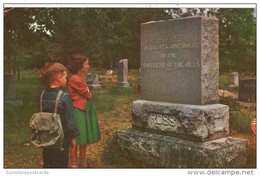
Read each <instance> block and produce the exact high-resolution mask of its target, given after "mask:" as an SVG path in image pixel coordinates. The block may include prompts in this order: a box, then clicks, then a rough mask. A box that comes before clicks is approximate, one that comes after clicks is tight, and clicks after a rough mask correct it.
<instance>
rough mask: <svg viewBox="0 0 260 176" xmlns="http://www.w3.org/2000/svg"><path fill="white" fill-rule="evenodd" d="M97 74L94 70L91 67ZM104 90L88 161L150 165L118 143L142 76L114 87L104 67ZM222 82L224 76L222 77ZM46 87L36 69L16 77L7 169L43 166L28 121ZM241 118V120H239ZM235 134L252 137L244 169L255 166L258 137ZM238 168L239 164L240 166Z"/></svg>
mask: <svg viewBox="0 0 260 176" xmlns="http://www.w3.org/2000/svg"><path fill="white" fill-rule="evenodd" d="M91 71H92V73H96V72H95V70H91ZM98 74H99V80H100V83H101V85H102V89H101V90H99V91H94V92H93V97H94V103H95V107H96V110H97V116H98V119H99V123H100V131H101V135H102V137H101V140H100V141H99V142H98V143H96V144H92V145H89V146H88V148H87V162H88V167H90V168H151V167H155V166H150V165H147V164H146V163H142V162H139V161H135V160H133V159H132V158H125V157H123V156H122V154H121V152H120V148H118V146H117V145H116V143H115V133H116V131H117V130H121V129H126V128H131V103H132V101H134V100H138V99H139V98H140V93H139V88H138V84H139V77H138V71H137V70H130V71H129V76H128V81H129V83H130V85H131V88H130V89H117V88H114V84H115V83H116V78H117V76H116V75H106V74H105V70H102V69H100V70H98ZM220 81H221V77H220ZM42 89H43V86H41V85H40V83H39V81H38V76H37V74H36V71H35V70H29V71H23V72H22V74H21V80H20V81H18V80H16V91H17V93H16V94H17V98H18V99H22V100H23V106H21V107H16V108H10V107H6V106H5V107H4V168H40V167H41V165H42V150H41V149H37V148H35V147H34V146H33V145H31V144H30V139H29V130H28V127H29V125H28V124H29V120H30V117H31V116H32V114H33V113H35V112H38V111H39V97H40V93H41V91H42ZM231 113H233V117H236V116H240V117H239V118H234V119H236V120H238V121H241V122H234V124H235V123H236V124H243V122H244V121H246V122H247V123H248V120H245V119H244V118H248V117H249V118H252V117H254V116H255V109H252V108H247V107H246V108H245V107H243V108H241V109H240V110H234V111H231ZM239 119H242V120H239ZM230 131H231V135H232V136H234V137H241V138H247V139H248V140H249V151H248V160H247V164H246V166H245V168H255V167H256V164H255V163H256V161H255V156H256V147H255V145H256V143H255V136H254V135H253V134H252V132H251V131H250V130H248V129H242V130H241V129H240V128H239V127H237V128H233V127H232V126H231V127H230ZM238 167H239V166H238Z"/></svg>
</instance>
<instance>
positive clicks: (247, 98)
mask: <svg viewBox="0 0 260 176" xmlns="http://www.w3.org/2000/svg"><path fill="white" fill-rule="evenodd" d="M238 100H239V101H242V102H252V103H255V102H256V79H255V78H251V79H242V80H240V81H239V96H238Z"/></svg>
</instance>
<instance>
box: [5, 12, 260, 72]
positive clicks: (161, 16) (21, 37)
mask: <svg viewBox="0 0 260 176" xmlns="http://www.w3.org/2000/svg"><path fill="white" fill-rule="evenodd" d="M254 13H255V11H254V9H227V8H226V9H216V8H212V9H206V8H187V9H180V8H175V9H159V8H154V9H152V8H151V9H149V8H145V9H144V8H134V9H130V8H121V9H119V8H15V9H14V8H8V9H5V14H4V18H5V22H4V33H5V44H4V46H5V68H6V70H8V71H10V70H11V69H8V68H9V67H10V66H12V67H13V70H15V68H16V67H17V66H13V65H17V64H15V62H13V61H14V60H12V59H11V58H20V59H21V60H23V61H25V59H26V60H27V63H28V64H19V65H21V66H23V67H24V68H35V67H36V66H37V65H42V62H43V61H46V60H49V59H55V60H58V61H60V62H62V63H63V64H65V65H67V64H68V56H69V55H70V54H72V53H74V52H82V53H83V54H86V55H88V56H89V57H90V61H91V64H93V65H94V66H95V67H104V68H107V69H112V68H114V67H115V66H116V64H117V62H118V61H119V60H120V59H124V58H127V59H128V60H129V67H130V68H139V66H140V25H141V23H144V22H148V21H157V20H167V19H171V18H180V17H188V16H196V15H202V16H209V17H217V18H218V19H219V28H220V36H219V42H220V45H219V46H220V49H219V54H220V71H221V72H229V71H238V72H245V71H250V72H253V73H255V70H256V64H255V62H256V56H255V54H256V48H255V46H256V39H255V36H256V19H255V15H254ZM17 56H19V57H17ZM11 63H12V64H11Z"/></svg>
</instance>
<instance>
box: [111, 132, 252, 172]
mask: <svg viewBox="0 0 260 176" xmlns="http://www.w3.org/2000/svg"><path fill="white" fill-rule="evenodd" d="M116 136H117V137H116V142H117V144H118V145H119V146H120V148H121V149H122V151H123V152H124V154H126V156H127V157H132V158H133V159H136V160H140V161H143V162H146V163H148V164H151V165H154V166H156V167H173V168H237V167H242V166H244V165H245V163H246V158H247V146H248V141H247V139H240V138H233V137H224V138H220V139H215V140H212V141H207V142H193V141H187V140H183V139H180V138H176V137H171V136H163V135H158V134H153V133H148V132H141V131H138V130H134V129H127V130H122V131H118V132H117V134H116Z"/></svg>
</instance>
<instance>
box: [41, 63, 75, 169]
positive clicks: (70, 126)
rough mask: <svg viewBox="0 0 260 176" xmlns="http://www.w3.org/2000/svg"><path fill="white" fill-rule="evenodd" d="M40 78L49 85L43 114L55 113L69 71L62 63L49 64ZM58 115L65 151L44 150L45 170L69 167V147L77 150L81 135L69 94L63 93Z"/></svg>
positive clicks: (45, 66) (43, 105) (44, 95)
mask: <svg viewBox="0 0 260 176" xmlns="http://www.w3.org/2000/svg"><path fill="white" fill-rule="evenodd" d="M41 71H42V74H41V75H40V78H42V80H43V81H44V83H45V84H46V85H47V87H46V89H45V90H44V92H43V95H42V110H43V112H51V113H53V111H54V107H55V101H56V97H57V94H58V92H59V91H60V90H61V88H64V87H65V86H66V82H67V69H66V68H65V67H64V66H63V65H62V64H60V63H47V64H45V65H44V67H43V69H42V70H41ZM58 114H59V115H60V119H61V124H62V128H63V133H64V140H63V149H64V150H60V149H50V148H44V149H43V167H44V168H66V167H67V166H68V158H69V145H71V148H75V146H76V144H75V137H76V136H78V135H79V131H78V128H77V125H76V121H75V118H74V114H73V107H72V102H71V99H70V96H69V94H67V93H65V92H62V94H61V97H60V100H59V104H58Z"/></svg>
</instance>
